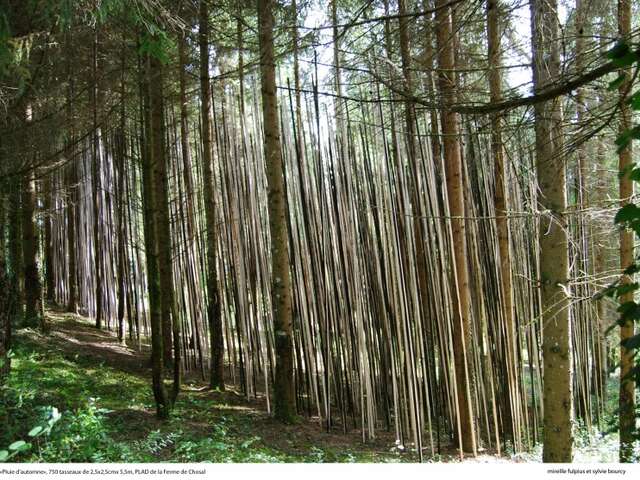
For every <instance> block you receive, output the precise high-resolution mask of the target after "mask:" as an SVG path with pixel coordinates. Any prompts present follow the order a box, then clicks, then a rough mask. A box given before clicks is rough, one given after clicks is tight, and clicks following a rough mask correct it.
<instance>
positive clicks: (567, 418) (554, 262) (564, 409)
mask: <svg viewBox="0 0 640 480" xmlns="http://www.w3.org/2000/svg"><path fill="white" fill-rule="evenodd" d="M530 7H531V35H532V53H533V55H532V56H533V84H534V89H535V91H536V93H537V92H539V91H540V90H541V89H543V88H545V87H547V86H548V85H549V84H550V83H551V82H555V81H557V79H558V78H559V76H560V50H559V38H560V36H559V35H560V34H559V31H558V23H557V19H558V16H557V2H556V0H532V1H531V3H530ZM560 102H561V99H560V98H556V99H554V100H550V101H547V102H544V103H538V104H536V105H535V107H534V111H535V133H536V143H535V145H536V170H537V176H538V188H539V190H538V203H539V205H540V207H539V209H540V210H541V211H542V212H543V214H542V216H541V217H540V280H539V281H540V289H541V309H542V329H543V330H542V331H543V341H542V349H543V352H542V356H543V368H544V394H543V403H544V405H543V406H544V450H543V461H545V462H571V459H572V448H573V435H572V431H571V420H572V416H573V398H572V378H571V377H572V371H571V370H572V366H571V348H570V338H571V337H570V321H569V301H568V298H567V294H566V293H565V289H568V286H567V281H568V279H569V266H568V250H567V248H568V244H567V231H566V229H567V223H566V219H565V210H566V207H567V198H566V178H565V157H564V153H563V145H562V143H563V138H562V110H561V104H560Z"/></svg>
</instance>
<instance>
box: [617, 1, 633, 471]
mask: <svg viewBox="0 0 640 480" xmlns="http://www.w3.org/2000/svg"><path fill="white" fill-rule="evenodd" d="M618 34H619V36H620V37H621V38H625V39H628V38H629V35H630V34H631V0H618ZM629 70H630V69H629ZM626 74H627V77H626V78H627V79H626V81H624V82H623V83H622V85H620V96H621V99H620V126H619V133H622V132H625V131H627V130H628V129H630V128H631V127H632V118H631V109H630V107H629V104H628V103H627V102H626V98H624V96H625V95H626V93H627V92H628V91H629V82H630V80H629V79H630V76H631V72H630V71H627V72H626ZM632 163H633V155H632V147H631V142H629V145H628V146H627V147H625V148H624V149H623V150H622V151H621V152H620V154H619V156H618V171H619V172H626V174H625V175H624V176H621V177H620V180H619V188H620V206H621V207H622V206H624V205H626V204H628V203H629V202H630V199H631V197H632V196H633V182H632V180H631V179H630V178H629V175H628V172H629V171H630V168H629V167H630V166H631V164H632ZM633 242H634V239H633V232H632V231H631V230H628V229H625V230H622V231H621V232H620V268H621V269H622V270H625V269H626V268H627V267H629V266H630V265H631V264H633V261H634V259H633ZM632 281H633V279H632V278H630V277H628V276H625V277H624V278H623V283H631V282H632ZM631 301H633V292H629V293H627V294H625V295H622V296H621V297H620V302H621V303H624V302H631ZM633 335H634V323H633V320H627V321H626V322H625V324H624V325H622V326H621V327H620V341H621V342H624V341H625V340H626V339H628V338H631V337H633ZM633 368H634V352H633V349H630V348H625V347H624V346H622V345H621V346H620V396H619V410H620V462H631V461H633V443H634V435H635V434H636V428H635V424H636V419H635V388H636V385H635V381H634V379H633Z"/></svg>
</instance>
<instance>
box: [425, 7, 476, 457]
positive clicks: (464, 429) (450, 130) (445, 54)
mask: <svg viewBox="0 0 640 480" xmlns="http://www.w3.org/2000/svg"><path fill="white" fill-rule="evenodd" d="M446 4H447V2H446V1H445V0H436V2H435V6H436V8H437V11H436V41H437V47H438V64H439V65H438V66H439V69H440V70H439V72H438V80H439V82H438V83H439V86H440V93H441V95H442V97H443V102H444V110H443V112H442V114H441V115H442V120H441V122H442V136H443V153H444V162H445V176H446V184H447V195H448V200H449V215H451V217H454V218H452V220H451V232H452V240H453V258H454V262H455V265H454V276H455V282H454V285H455V287H454V289H453V292H452V293H453V295H452V297H453V301H454V319H453V341H454V361H455V373H456V377H455V378H456V387H457V388H456V390H457V404H458V415H459V423H460V426H459V428H460V432H459V433H460V438H459V441H460V443H461V447H462V450H463V451H464V452H468V453H472V454H473V455H475V454H476V434H475V425H474V416H473V406H472V403H471V398H472V395H471V389H472V379H471V374H470V368H469V363H468V362H469V358H470V350H469V349H470V346H471V338H470V337H471V325H470V322H471V296H470V291H469V279H468V277H469V274H468V270H467V269H468V266H467V239H466V232H465V221H464V215H465V210H464V190H463V182H462V157H461V152H460V139H459V135H460V132H459V122H460V119H459V117H458V114H457V113H455V112H453V111H451V110H450V108H449V107H450V106H451V105H453V104H454V103H455V93H456V82H455V75H454V73H453V71H454V69H455V59H454V45H453V41H452V39H453V25H452V23H451V9H450V7H446V6H445V5H446Z"/></svg>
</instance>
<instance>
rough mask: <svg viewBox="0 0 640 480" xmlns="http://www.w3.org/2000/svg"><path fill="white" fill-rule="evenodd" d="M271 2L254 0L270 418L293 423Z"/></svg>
mask: <svg viewBox="0 0 640 480" xmlns="http://www.w3.org/2000/svg"><path fill="white" fill-rule="evenodd" d="M274 7H275V5H274V1H273V0H258V38H259V43H260V79H261V87H262V88H261V92H262V114H263V117H264V157H265V162H266V174H267V190H268V194H267V195H268V198H269V202H268V211H269V232H270V234H271V275H272V278H271V303H272V308H273V323H274V334H275V348H276V376H275V392H274V393H275V396H274V401H275V416H276V418H277V419H279V420H280V421H282V422H285V423H288V422H291V421H293V419H294V416H295V413H296V410H295V409H296V403H295V390H294V382H293V328H292V311H291V278H290V272H289V246H288V238H289V237H288V223H287V218H286V211H287V209H286V198H285V190H284V167H283V162H282V153H281V150H280V127H279V123H278V99H277V96H276V66H275V59H274V54H273V9H274Z"/></svg>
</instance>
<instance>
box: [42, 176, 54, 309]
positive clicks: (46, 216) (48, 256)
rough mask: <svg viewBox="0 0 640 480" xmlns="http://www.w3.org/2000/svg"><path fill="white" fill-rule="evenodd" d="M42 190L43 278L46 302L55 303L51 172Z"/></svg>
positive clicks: (45, 178) (46, 177)
mask: <svg viewBox="0 0 640 480" xmlns="http://www.w3.org/2000/svg"><path fill="white" fill-rule="evenodd" d="M42 182H43V186H44V188H43V191H42V203H43V210H44V212H43V223H44V249H43V251H44V278H45V286H46V288H45V293H46V299H47V302H48V303H49V304H50V305H54V304H55V279H54V275H53V245H52V241H53V240H52V238H51V214H52V212H51V174H47V175H45V177H44V179H43V180H42Z"/></svg>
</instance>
